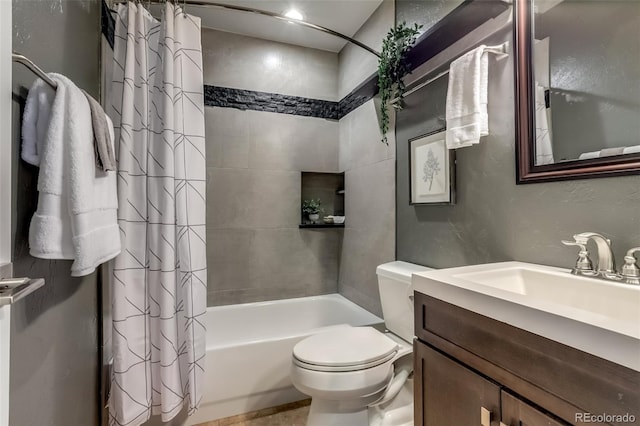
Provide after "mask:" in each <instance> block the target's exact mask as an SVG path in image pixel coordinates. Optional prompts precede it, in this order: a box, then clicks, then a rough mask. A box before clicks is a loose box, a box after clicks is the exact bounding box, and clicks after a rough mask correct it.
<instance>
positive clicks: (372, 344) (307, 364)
mask: <svg viewBox="0 0 640 426" xmlns="http://www.w3.org/2000/svg"><path fill="white" fill-rule="evenodd" d="M398 349H399V345H398V344H397V343H396V342H394V341H393V340H391V339H390V338H388V337H387V336H385V335H384V334H383V333H381V332H379V331H377V330H376V329H374V328H372V327H350V328H344V329H341V330H332V331H330V332H326V333H319V334H316V335H314V336H311V337H308V338H307V339H304V340H303V341H301V342H300V343H298V344H297V345H296V346H295V347H294V348H293V362H294V364H295V365H297V366H298V367H301V368H304V369H307V370H313V371H326V372H345V371H358V370H365V369H369V368H373V367H376V366H378V365H381V364H384V363H387V362H390V361H391V360H393V359H394V357H395V356H396V354H397V352H398Z"/></svg>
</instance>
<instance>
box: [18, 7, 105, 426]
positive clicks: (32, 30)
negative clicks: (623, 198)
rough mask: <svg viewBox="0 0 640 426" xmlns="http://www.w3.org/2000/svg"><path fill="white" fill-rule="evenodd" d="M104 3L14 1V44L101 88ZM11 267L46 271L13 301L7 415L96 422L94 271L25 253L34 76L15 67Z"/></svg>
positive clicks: (33, 273)
mask: <svg viewBox="0 0 640 426" xmlns="http://www.w3.org/2000/svg"><path fill="white" fill-rule="evenodd" d="M99 19H100V4H99V2H98V1H95V0H91V1H89V0H86V1H79V0H73V1H71V0H68V1H56V2H49V1H23V0H22V1H21V0H14V2H13V26H14V28H13V48H14V50H17V51H19V52H21V53H23V54H25V55H27V57H29V58H31V59H32V60H34V61H35V62H36V63H37V64H38V65H40V66H41V67H42V68H43V69H44V70H46V71H55V72H60V73H63V74H65V75H67V76H68V77H70V78H71V79H72V80H73V81H75V82H76V84H77V85H78V86H80V87H82V88H84V89H85V90H87V91H88V92H89V93H90V94H91V95H93V96H94V97H97V96H98V92H99V82H100V79H99V69H98V60H99V55H100V41H99V40H100V39H99V31H100V21H99ZM13 71H14V74H13V93H14V100H15V101H14V103H13V129H12V134H13V141H12V143H13V156H14V170H15V171H16V172H15V175H14V182H17V183H16V184H15V186H14V188H15V193H14V199H13V203H12V205H13V206H14V214H15V216H14V221H13V222H14V223H15V231H14V253H13V258H14V271H15V274H16V276H30V277H42V278H44V279H45V280H46V285H45V287H43V288H42V289H39V290H37V291H36V292H35V293H33V294H32V295H30V296H29V297H27V298H26V299H23V300H22V301H20V302H18V303H17V304H15V305H14V306H13V308H12V324H11V383H10V392H11V395H10V420H9V423H10V424H11V425H16V426H42V425H56V426H57V425H69V426H90V425H97V424H98V417H99V416H98V339H97V335H98V298H97V286H98V282H97V277H96V274H92V275H90V276H88V277H85V278H83V279H78V278H71V277H70V272H69V271H70V267H71V262H69V261H47V260H40V259H34V258H32V257H30V256H29V254H28V246H27V236H28V229H29V221H30V220H31V216H32V214H33V212H34V211H35V206H36V200H37V190H36V183H37V173H38V170H37V169H36V168H34V167H31V166H28V165H26V164H24V163H22V162H21V161H19V160H18V158H19V147H20V122H21V115H20V113H21V101H19V100H18V98H17V97H16V95H20V94H21V93H24V92H25V90H26V89H25V88H27V89H28V88H29V87H30V86H31V83H32V82H33V80H34V76H33V74H32V73H31V72H29V71H27V70H26V69H25V68H23V67H21V66H18V65H15V66H14V67H13Z"/></svg>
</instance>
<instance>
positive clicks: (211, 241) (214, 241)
mask: <svg viewBox="0 0 640 426" xmlns="http://www.w3.org/2000/svg"><path fill="white" fill-rule="evenodd" d="M254 242H255V230H253V229H208V230H207V268H208V269H207V273H208V276H207V288H208V292H210V293H211V292H214V291H224V290H233V289H238V288H249V287H250V286H251V272H250V269H251V257H250V256H248V255H247V254H248V253H250V252H251V249H252V247H253V245H254Z"/></svg>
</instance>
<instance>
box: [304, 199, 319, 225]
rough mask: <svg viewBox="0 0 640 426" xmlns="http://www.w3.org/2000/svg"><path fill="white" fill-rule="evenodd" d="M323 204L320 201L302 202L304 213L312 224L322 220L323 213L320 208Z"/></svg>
mask: <svg viewBox="0 0 640 426" xmlns="http://www.w3.org/2000/svg"><path fill="white" fill-rule="evenodd" d="M321 204H322V202H321V201H320V199H317V200H314V199H311V200H304V201H303V202H302V213H304V214H306V215H307V217H308V218H309V220H310V221H311V222H313V223H316V221H317V220H318V219H320V212H321V211H322V207H320V205H321Z"/></svg>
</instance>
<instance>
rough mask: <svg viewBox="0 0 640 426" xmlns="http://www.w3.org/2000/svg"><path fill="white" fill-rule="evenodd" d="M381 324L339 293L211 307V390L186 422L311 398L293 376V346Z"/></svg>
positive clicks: (208, 386) (208, 379) (208, 376)
mask: <svg viewBox="0 0 640 426" xmlns="http://www.w3.org/2000/svg"><path fill="white" fill-rule="evenodd" d="M381 322H382V319H381V318H379V317H377V316H375V315H373V314H371V313H370V312H368V311H366V310H364V309H362V308H361V307H359V306H358V305H356V304H354V303H352V302H350V301H349V300H347V299H345V298H344V297H342V296H340V295H339V294H329V295H323V296H313V297H303V298H298V299H286V300H276V301H271V302H258V303H247V304H241V305H230V306H218V307H211V308H208V309H207V319H206V324H207V360H206V373H205V374H206V390H205V393H204V397H203V400H202V403H201V404H200V408H199V409H198V411H197V412H196V413H195V414H194V415H192V416H190V417H189V420H188V423H187V424H188V425H194V424H197V423H202V422H206V421H210V420H215V419H219V418H223V417H228V416H233V415H236V414H240V413H246V412H249V411H254V410H260V409H262V408H267V407H272V406H275V405H280V404H286V403H288V402H293V401H298V400H301V399H305V398H307V397H306V396H305V395H304V394H302V393H300V392H298V391H297V390H296V389H295V388H294V387H293V385H292V384H291V381H290V380H289V366H290V363H291V351H292V349H293V346H294V345H295V344H296V343H297V342H299V341H300V340H301V339H303V338H305V337H307V336H309V335H311V334H314V333H318V332H322V331H326V330H330V329H332V328H335V327H345V326H346V325H353V326H360V325H371V324H378V323H381Z"/></svg>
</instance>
